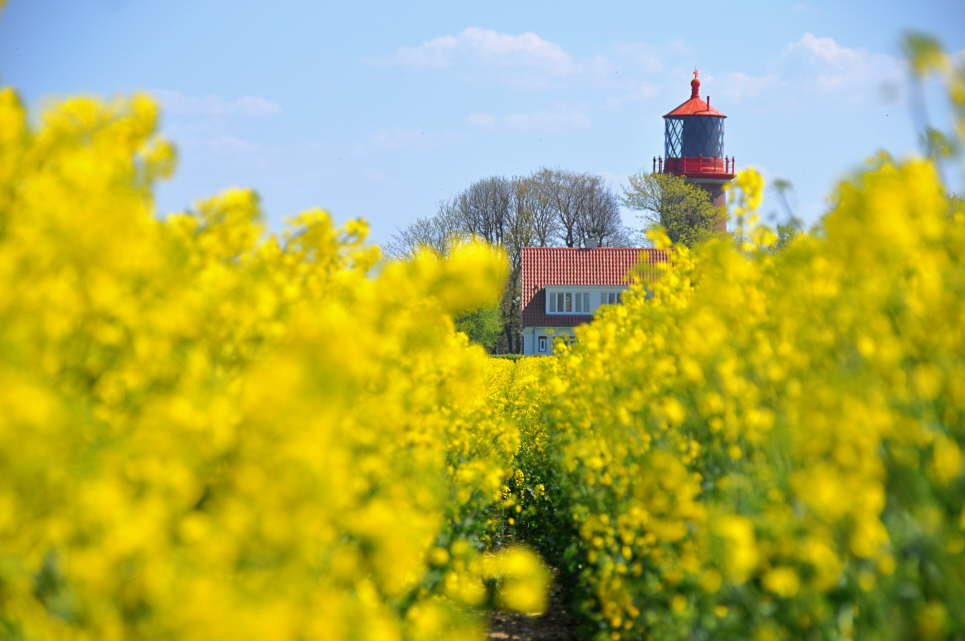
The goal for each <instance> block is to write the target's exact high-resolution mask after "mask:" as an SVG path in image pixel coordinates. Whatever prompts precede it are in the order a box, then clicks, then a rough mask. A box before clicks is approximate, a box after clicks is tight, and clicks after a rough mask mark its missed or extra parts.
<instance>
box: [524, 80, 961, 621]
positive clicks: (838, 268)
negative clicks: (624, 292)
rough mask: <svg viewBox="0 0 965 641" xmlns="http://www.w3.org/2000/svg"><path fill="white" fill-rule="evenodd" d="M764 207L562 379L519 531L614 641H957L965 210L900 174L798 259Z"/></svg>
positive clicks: (735, 196) (537, 440) (633, 295)
mask: <svg viewBox="0 0 965 641" xmlns="http://www.w3.org/2000/svg"><path fill="white" fill-rule="evenodd" d="M956 87H960V82H959V84H957V85H956V84H953V92H952V97H953V99H954V100H957V103H956V104H958V105H959V106H962V105H965V94H963V93H962V92H961V91H960V89H956ZM956 91H957V93H955V92H956ZM762 187H763V182H762V180H761V178H760V176H759V175H757V174H756V173H755V172H753V171H752V170H749V171H747V172H744V173H742V174H741V175H739V176H738V178H737V180H736V189H735V190H734V191H733V192H732V194H731V196H732V203H731V204H732V208H733V209H734V211H735V212H736V213H737V215H738V216H739V217H740V218H739V221H738V222H739V229H738V233H737V234H736V235H735V238H733V239H717V240H713V241H710V242H708V243H706V244H704V245H702V246H699V247H698V248H696V249H695V250H693V251H690V250H688V249H687V248H684V247H672V248H671V247H667V245H666V239H665V238H661V237H660V236H659V234H658V235H656V236H654V242H655V243H656V244H657V246H664V247H667V249H668V251H671V252H672V259H671V261H670V262H669V263H666V264H664V265H663V266H662V269H663V270H664V273H663V275H662V277H660V278H658V279H657V280H656V281H655V282H649V283H639V284H637V285H635V286H634V287H632V288H631V292H630V294H629V295H628V296H627V297H626V298H625V304H624V305H621V306H613V307H607V308H603V310H602V311H601V313H599V315H598V317H597V318H596V319H595V320H594V322H593V323H590V324H588V325H585V326H583V327H581V328H579V329H578V330H577V338H578V341H577V343H576V344H575V345H573V346H566V345H558V346H557V352H558V353H559V356H558V357H557V358H554V359H544V360H546V361H547V364H546V365H545V366H543V368H542V370H543V371H542V373H541V378H540V381H541V382H540V383H539V384H538V387H539V388H540V389H542V390H543V391H544V396H543V397H542V398H543V402H542V407H541V408H540V409H539V410H538V411H537V412H535V413H534V417H533V418H532V419H531V421H533V422H535V424H537V425H538V428H533V427H532V426H529V427H526V426H524V425H521V427H520V430H521V434H522V436H523V443H522V445H521V449H520V454H519V455H518V463H517V465H518V467H520V468H521V469H525V470H526V471H527V477H526V478H525V479H524V480H523V482H522V483H520V484H519V486H518V487H517V488H516V492H517V494H518V495H519V496H526V497H533V496H535V495H536V492H535V488H536V487H539V488H541V493H540V494H541V497H542V498H540V499H538V500H530V501H529V502H528V503H527V504H526V505H525V508H524V509H523V511H522V513H521V514H520V515H519V518H518V520H519V522H520V523H521V529H520V532H521V533H522V535H523V536H524V537H529V538H530V540H531V541H532V542H533V544H534V545H535V546H537V547H538V548H539V549H540V550H541V551H543V553H544V554H545V555H547V557H548V559H550V561H551V562H552V563H554V564H556V565H558V566H559V567H560V569H561V571H562V572H563V574H564V575H565V576H567V577H568V580H569V581H570V583H571V584H572V586H573V593H574V595H575V599H576V602H577V607H579V608H580V609H581V611H582V613H583V614H584V615H585V617H586V618H587V620H588V622H589V623H588V625H589V633H590V634H592V635H596V636H594V637H593V638H599V639H685V638H686V639H840V640H850V639H879V640H898V639H910V638H917V639H944V638H952V639H960V638H962V635H963V634H965V503H963V500H962V499H963V496H965V457H963V448H965V331H963V323H965V206H963V202H962V201H961V200H960V199H956V198H949V196H948V195H947V192H946V190H945V188H944V186H943V185H942V183H941V181H940V180H939V177H938V175H937V173H936V171H935V168H934V166H933V164H932V163H931V162H930V161H925V160H908V161H905V162H897V161H894V160H892V159H891V158H889V157H887V156H883V157H879V158H876V159H873V160H871V161H869V164H868V165H867V166H865V167H864V168H863V169H861V170H860V171H859V172H857V173H856V174H855V175H854V176H853V177H852V178H850V179H849V180H846V181H844V182H842V183H841V184H840V185H839V186H838V188H837V190H836V192H835V195H834V199H833V200H834V205H833V208H832V210H831V211H830V212H829V213H828V214H827V215H826V216H825V217H824V218H823V220H822V221H821V222H820V223H819V224H818V225H817V226H816V227H815V228H814V229H813V230H812V231H810V232H809V233H802V234H800V235H798V236H796V237H794V238H793V239H792V240H791V241H790V242H789V243H788V244H787V245H786V246H784V247H781V248H777V247H776V246H775V244H774V243H775V240H776V237H775V235H774V234H773V232H771V230H769V229H767V228H766V227H763V226H760V225H759V224H758V223H757V220H756V218H757V216H756V213H755V209H756V208H757V207H758V206H759V204H760V201H761V189H762ZM552 541H556V542H558V543H559V542H560V541H563V542H565V543H563V544H562V545H561V544H557V545H555V546H554V545H553V544H552ZM588 638H589V637H588Z"/></svg>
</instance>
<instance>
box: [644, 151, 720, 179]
mask: <svg viewBox="0 0 965 641" xmlns="http://www.w3.org/2000/svg"><path fill="white" fill-rule="evenodd" d="M653 173H655V174H675V175H677V176H687V177H688V178H716V179H719V180H730V179H731V178H733V177H734V158H733V157H730V158H727V157H724V158H718V157H708V156H684V157H682V158H663V157H662V156H657V157H656V158H654V159H653Z"/></svg>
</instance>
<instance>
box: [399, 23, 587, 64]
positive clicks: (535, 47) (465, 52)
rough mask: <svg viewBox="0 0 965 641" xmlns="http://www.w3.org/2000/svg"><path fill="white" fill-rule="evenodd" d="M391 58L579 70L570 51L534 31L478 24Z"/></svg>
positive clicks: (409, 61)
mask: <svg viewBox="0 0 965 641" xmlns="http://www.w3.org/2000/svg"><path fill="white" fill-rule="evenodd" d="M389 62H390V63H392V64H395V65H399V66H405V67H435V68H448V67H453V66H456V65H459V64H467V63H470V64H481V65H485V66H495V67H501V68H508V69H529V70H538V71H542V72H545V73H549V74H552V75H568V74H571V73H573V72H574V71H575V70H576V66H575V63H574V61H573V58H572V57H571V56H570V55H569V54H568V53H566V52H565V51H564V50H563V49H562V48H561V47H560V46H559V45H557V44H555V43H553V42H550V41H549V40H545V39H543V38H541V37H540V36H538V35H536V34H535V33H532V32H526V33H521V34H515V35H514V34H507V33H500V32H498V31H493V30H491V29H481V28H479V27H468V28H466V29H464V30H463V31H462V32H461V33H459V34H457V35H454V36H453V35H445V36H441V37H439V38H434V39H432V40H429V41H427V42H424V43H422V44H421V45H418V46H415V47H401V48H399V49H398V50H397V51H396V52H395V55H393V56H392V57H391V58H390V60H389Z"/></svg>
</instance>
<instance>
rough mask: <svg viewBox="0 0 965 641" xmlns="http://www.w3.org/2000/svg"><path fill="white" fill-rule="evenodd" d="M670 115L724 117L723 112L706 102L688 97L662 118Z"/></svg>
mask: <svg viewBox="0 0 965 641" xmlns="http://www.w3.org/2000/svg"><path fill="white" fill-rule="evenodd" d="M672 116H717V117H718V118H726V117H727V116H725V115H724V114H722V113H720V112H719V111H717V110H716V109H714V108H713V107H711V106H710V105H708V104H707V103H706V102H704V101H703V100H701V99H700V98H689V99H688V100H687V101H686V102H684V103H681V104H680V106H679V107H677V108H676V109H674V110H673V111H671V112H670V113H668V114H665V115H664V118H669V117H672Z"/></svg>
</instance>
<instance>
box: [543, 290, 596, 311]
mask: <svg viewBox="0 0 965 641" xmlns="http://www.w3.org/2000/svg"><path fill="white" fill-rule="evenodd" d="M547 299H548V301H549V308H548V311H549V313H550V314H589V313H590V312H592V311H593V310H592V309H591V308H590V292H549V293H547Z"/></svg>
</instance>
